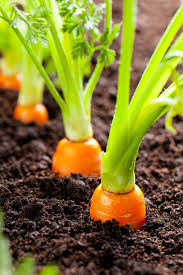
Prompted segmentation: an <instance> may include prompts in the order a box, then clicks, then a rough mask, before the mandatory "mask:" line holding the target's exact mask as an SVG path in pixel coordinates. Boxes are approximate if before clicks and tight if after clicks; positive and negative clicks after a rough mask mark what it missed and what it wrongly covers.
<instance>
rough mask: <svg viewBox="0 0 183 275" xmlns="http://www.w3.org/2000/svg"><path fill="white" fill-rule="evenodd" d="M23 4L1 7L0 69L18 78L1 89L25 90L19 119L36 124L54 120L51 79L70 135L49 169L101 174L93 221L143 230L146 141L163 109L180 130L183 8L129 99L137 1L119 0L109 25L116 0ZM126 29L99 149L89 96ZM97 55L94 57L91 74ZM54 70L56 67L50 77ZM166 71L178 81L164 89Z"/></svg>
mask: <svg viewBox="0 0 183 275" xmlns="http://www.w3.org/2000/svg"><path fill="white" fill-rule="evenodd" d="M20 4H21V8H20V6H18V7H17V5H15V4H14V3H13V2H12V1H11V0H9V1H7V0H3V1H1V4H0V14H1V23H0V33H2V35H1V41H0V47H1V49H0V50H1V52H2V54H3V57H4V58H3V59H2V60H3V63H2V66H1V70H2V72H3V73H6V72H7V71H9V72H10V74H12V75H13V77H14V80H13V81H14V82H13V84H12V86H11V85H10V84H7V82H6V84H4V86H3V84H2V87H4V88H8V85H10V86H9V87H10V88H15V89H17V90H20V92H19V96H18V102H17V106H16V108H15V111H14V118H15V119H18V120H21V121H23V122H29V121H34V122H36V123H38V124H41V123H45V122H46V121H47V120H48V113H47V110H46V108H45V106H44V105H43V104H42V98H43V90H44V83H45V84H46V86H47V87H48V89H49V91H50V93H51V94H52V96H53V97H54V99H55V100H56V102H57V104H58V105H59V107H60V110H61V113H62V117H63V124H64V129H65V138H64V139H62V140H61V141H60V142H59V143H58V145H57V148H56V152H55V153H54V155H53V159H52V170H53V172H55V173H57V175H58V176H59V177H63V176H70V175H71V173H81V174H83V175H85V176H97V177H99V176H101V184H100V185H99V186H98V187H97V188H96V190H95V192H94V194H93V197H92V199H91V205H90V216H91V218H92V219H93V220H100V221H101V222H105V221H107V220H112V219H116V220H117V221H118V222H119V225H120V226H124V225H126V224H128V225H130V227H131V228H132V229H140V228H141V227H142V225H143V223H144V221H145V216H146V209H145V201H144V195H143V193H142V191H141V190H140V188H139V187H138V186H137V185H136V184H135V163H136V158H137V154H138V151H139V147H140V143H141V141H142V139H143V137H144V135H145V134H146V132H147V131H148V130H149V128H150V127H151V126H152V125H153V124H154V123H155V122H156V121H157V120H158V119H159V118H160V117H162V116H163V115H164V114H165V113H167V115H166V119H165V126H166V128H167V129H169V130H170V131H172V132H173V133H175V129H174V127H173V126H172V121H173V118H174V117H175V116H176V115H178V114H183V90H182V88H183V75H179V73H178V71H177V70H176V68H177V66H178V65H179V64H180V63H181V62H182V57H183V33H179V30H180V28H181V26H182V24H183V6H182V5H181V6H180V8H179V9H178V10H177V12H176V14H175V15H174V17H173V19H172V21H171V22H170V24H169V26H168V28H167V29H166V31H165V33H164V35H163V36H162V38H161V40H160V42H159V44H158V45H157V47H156V49H155V51H154V53H153V55H152V57H151V59H150V61H149V63H148V65H147V67H146V69H145V71H144V73H143V75H142V77H141V79H140V81H139V83H138V85H137V88H136V90H135V92H134V94H133V97H132V99H131V101H130V99H129V94H130V74H131V62H132V56H133V44H134V35H135V26H136V13H137V3H136V0H123V12H122V13H123V23H122V25H121V24H117V25H113V24H112V0H105V4H98V5H97V4H95V3H94V1H92V0H89V1H87V0H75V1H72V0H62V1H59V0H33V1H30V0H27V1H26V0H25V1H24V0H22V1H20ZM103 17H105V24H104V30H103V32H101V31H100V30H99V24H100V22H101V20H102V19H103ZM121 29H122V41H121V54H120V62H119V75H118V83H117V100H116V108H115V114H114V117H113V121H112V124H111V129H110V133H109V138H108V143H107V148H106V152H102V151H101V147H100V145H99V144H98V142H97V141H96V140H95V139H94V138H93V129H92V125H91V100H92V94H93V92H94V90H95V87H96V85H97V83H98V80H99V78H100V75H101V74H102V71H103V69H104V67H106V66H109V65H110V64H111V63H112V62H113V61H114V59H115V52H114V51H113V50H112V49H111V48H110V45H111V44H112V42H113V40H114V39H116V37H117V36H118V34H119V32H120V30H121ZM3 33H4V35H3ZM7 33H8V34H9V35H8V37H9V38H8V39H7ZM94 54H95V55H97V63H96V66H95V67H94V68H93V69H92V72H91V60H92V57H93V56H94ZM43 61H44V62H43ZM43 64H44V65H43ZM45 64H46V66H45ZM50 71H51V72H52V73H53V72H54V74H52V75H51V77H50ZM20 75H21V76H22V81H21V83H20ZM53 75H54V76H53ZM16 76H18V79H17V77H16ZM85 76H87V77H88V82H87V83H86V82H85V81H84V79H85ZM11 77H12V76H11ZM170 78H171V79H172V84H171V85H170V86H169V87H168V88H166V89H164V87H165V85H166V83H167V81H168V80H169V79H170ZM4 79H5V76H4ZM15 79H16V81H15ZM1 82H2V83H3V74H2V75H1V80H0V83H1ZM15 82H16V83H15ZM14 84H15V85H14ZM59 89H61V91H62V95H61V93H59V92H58V90H59Z"/></svg>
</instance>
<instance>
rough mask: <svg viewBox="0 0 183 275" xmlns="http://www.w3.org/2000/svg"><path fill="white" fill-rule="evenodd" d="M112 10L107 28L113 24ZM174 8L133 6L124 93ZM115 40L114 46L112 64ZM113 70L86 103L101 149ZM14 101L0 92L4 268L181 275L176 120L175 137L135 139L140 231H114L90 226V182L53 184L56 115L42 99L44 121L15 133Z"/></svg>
mask: <svg viewBox="0 0 183 275" xmlns="http://www.w3.org/2000/svg"><path fill="white" fill-rule="evenodd" d="M113 2H114V9H113V12H114V21H115V22H119V21H120V16H121V10H120V2H121V1H117V0H115V1H113ZM177 5H178V1H172V0H153V1H151V0H140V1H139V11H138V12H139V17H138V24H137V33H136V41H135V55H134V61H133V67H132V74H133V77H132V91H133V89H134V88H135V86H136V84H137V81H138V80H139V78H140V75H141V73H142V71H143V69H144V67H145V65H146V63H147V60H148V58H149V57H150V55H151V53H152V51H153V49H154V47H155V45H156V44H157V42H158V40H159V38H160V36H161V34H162V33H163V31H164V29H165V27H166V25H167V23H168V22H169V20H170V19H171V17H172V15H173V13H174V12H175V10H176V7H177ZM119 45H120V39H118V40H117V41H116V42H115V43H114V48H115V49H116V50H117V56H118V57H119ZM117 65H118V61H116V62H115V63H114V64H113V65H112V66H111V68H110V69H106V70H105V72H104V73H103V76H102V77H101V79H100V83H99V85H98V86H97V89H96V93H95V95H94V100H93V125H94V133H95V137H96V138H97V140H98V141H99V142H100V144H101V146H102V148H103V149H105V146H106V142H107V135H108V131H109V127H110V123H111V119H112V115H113V111H114V103H115V98H116V83H117V82H116V79H117ZM16 99H17V93H16V92H14V91H1V92H0V190H1V192H0V208H1V209H2V210H3V212H4V213H5V225H4V232H5V233H6V234H7V236H8V238H9V239H10V245H11V254H12V257H13V260H14V262H15V263H16V262H17V260H20V259H22V258H24V257H25V256H26V255H27V254H32V255H34V256H35V259H36V263H37V270H40V269H41V268H42V267H43V265H45V264H47V263H56V264H58V265H59V267H60V270H61V274H80V275H83V274H92V275H93V274H111V275H112V274H115V275H117V274H128V275H130V274H164V275H169V274H183V208H182V205H183V184H182V183H183V127H182V123H183V120H182V119H180V118H177V119H176V121H175V126H176V128H177V135H176V136H173V135H172V134H171V133H169V132H167V131H166V130H165V129H164V121H163V119H162V120H160V121H159V122H158V123H157V124H155V125H154V127H153V128H152V129H151V130H150V132H149V133H148V134H147V135H146V136H145V138H144V140H143V142H142V145H141V149H140V152H139V155H138V159H137V165H136V182H137V184H138V185H139V186H140V188H141V189H142V190H143V192H144V195H145V198H146V207H147V218H146V221H145V224H144V226H143V228H142V230H141V231H132V230H130V229H129V228H128V227H124V228H120V227H119V226H118V224H117V222H115V221H114V222H107V223H105V224H103V225H101V224H100V222H93V221H91V220H90V217H89V203H90V199H91V196H92V193H93V191H94V189H95V187H96V186H97V185H98V184H99V183H100V179H96V178H85V177H83V176H82V175H73V176H72V177H70V178H62V179H58V178H57V177H56V176H55V175H53V174H52V172H51V157H52V154H53V152H54V150H55V148H56V145H57V142H58V141H59V140H60V139H61V138H62V137H63V136H64V132H63V126H62V122H61V115H60V113H59V110H58V108H57V106H56V104H55V103H54V101H53V100H52V98H51V97H50V95H49V94H48V93H46V94H45V104H46V105H47V107H48V110H49V113H50V121H49V122H48V123H46V124H45V125H43V126H36V125H35V124H33V123H32V124H29V125H24V124H23V123H21V122H16V121H14V120H13V119H12V112H13V109H14V107H15V104H16Z"/></svg>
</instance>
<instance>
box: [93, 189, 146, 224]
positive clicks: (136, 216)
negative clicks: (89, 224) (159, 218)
mask: <svg viewBox="0 0 183 275" xmlns="http://www.w3.org/2000/svg"><path fill="white" fill-rule="evenodd" d="M145 216H146V209H145V202H144V195H143V193H142V191H141V189H140V188H139V187H138V186H137V185H135V186H134V188H133V190H132V191H131V192H129V193H126V194H114V193H110V192H107V191H105V190H104V189H103V187H102V185H101V184H100V185H99V186H98V187H97V188H96V190H95V192H94V194H93V197H92V200H91V207H90V217H91V218H92V219H93V220H100V221H101V222H102V223H103V222H105V221H108V220H113V219H115V220H116V221H118V222H119V225H120V226H124V225H130V227H131V228H132V229H141V227H142V225H143V223H144V221H145Z"/></svg>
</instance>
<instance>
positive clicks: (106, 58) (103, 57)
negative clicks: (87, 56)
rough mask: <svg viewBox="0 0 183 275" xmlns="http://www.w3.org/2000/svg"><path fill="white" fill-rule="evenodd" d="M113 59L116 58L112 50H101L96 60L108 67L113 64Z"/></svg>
mask: <svg viewBox="0 0 183 275" xmlns="http://www.w3.org/2000/svg"><path fill="white" fill-rule="evenodd" d="M115 57H116V52H115V51H114V50H110V49H104V50H102V52H101V54H100V56H99V58H98V61H99V62H102V63H103V62H104V64H105V66H106V67H108V66H109V65H111V64H112V63H113V61H114V60H115Z"/></svg>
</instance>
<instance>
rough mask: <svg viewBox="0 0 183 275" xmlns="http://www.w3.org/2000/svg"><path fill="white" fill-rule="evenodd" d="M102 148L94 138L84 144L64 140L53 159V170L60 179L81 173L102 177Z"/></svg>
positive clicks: (58, 146)
mask: <svg viewBox="0 0 183 275" xmlns="http://www.w3.org/2000/svg"><path fill="white" fill-rule="evenodd" d="M100 153H101V147H100V145H99V144H98V142H97V141H96V140H95V139H94V138H90V139H88V140H86V141H82V142H72V141H70V140H68V139H67V138H64V139H62V140H61V141H60V142H59V143H58V145H57V149H56V152H55V154H54V155H53V159H52V170H53V172H55V173H58V174H59V177H64V176H70V175H71V173H80V174H83V175H85V176H88V177H89V176H96V177H99V176H100V171H101V158H100Z"/></svg>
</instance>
